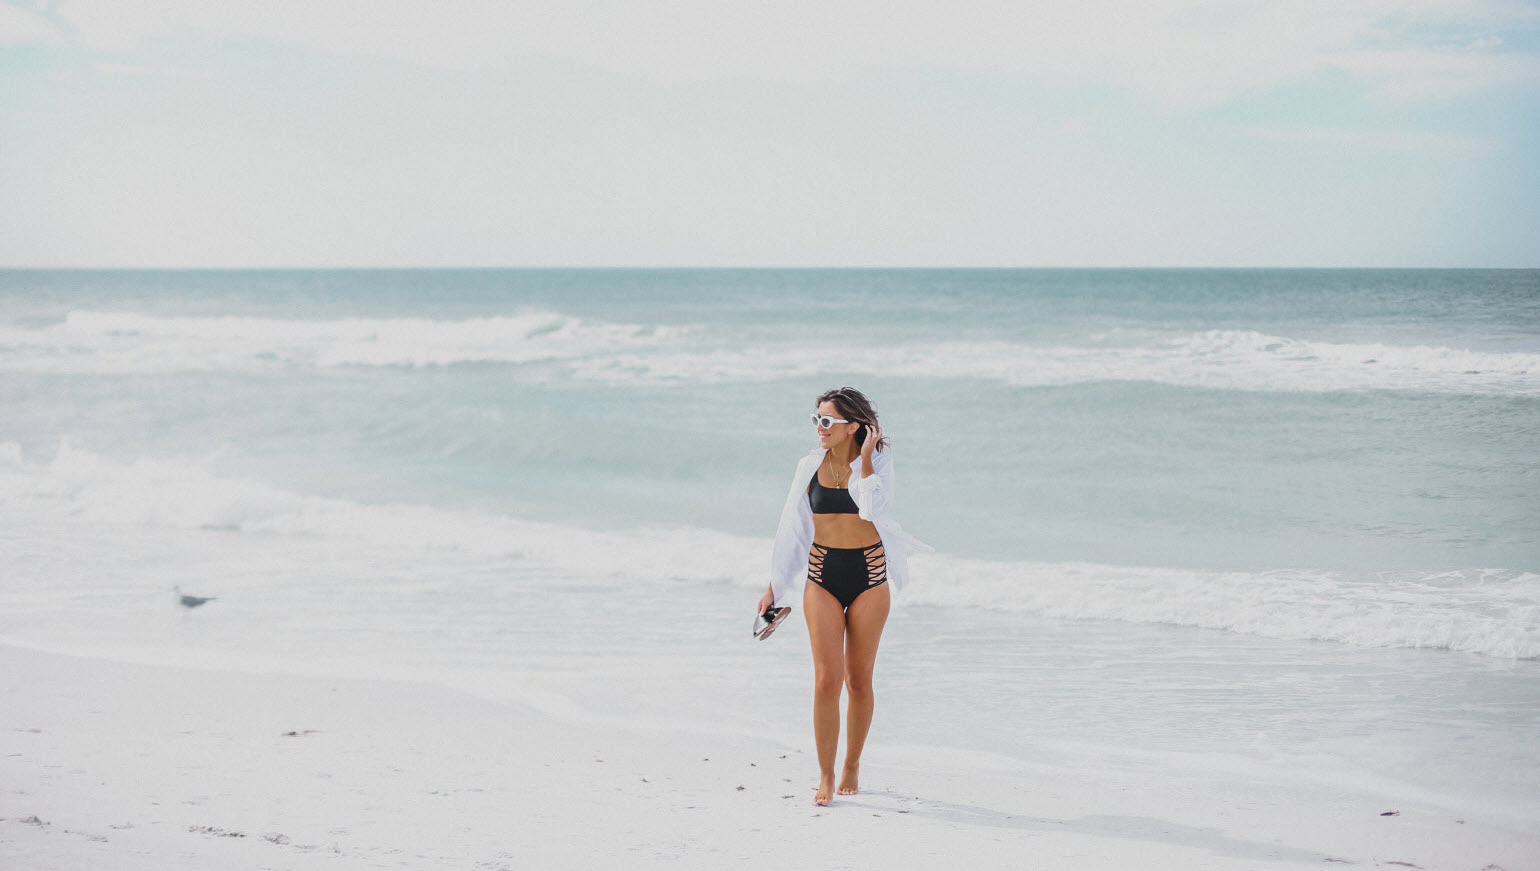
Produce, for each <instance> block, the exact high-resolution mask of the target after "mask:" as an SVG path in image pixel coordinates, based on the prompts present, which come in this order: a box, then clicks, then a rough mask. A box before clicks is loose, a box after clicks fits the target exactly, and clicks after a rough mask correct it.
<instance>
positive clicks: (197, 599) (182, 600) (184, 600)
mask: <svg viewBox="0 0 1540 871" xmlns="http://www.w3.org/2000/svg"><path fill="white" fill-rule="evenodd" d="M171 592H173V593H176V602H177V604H178V605H181V606H182V607H183V608H196V607H198V606H199V605H202V604H204V603H206V602H212V601H214V600H215V599H216V598H218V597H217V596H189V595H187V594H186V593H184V592H182V588H181V587H172V588H171Z"/></svg>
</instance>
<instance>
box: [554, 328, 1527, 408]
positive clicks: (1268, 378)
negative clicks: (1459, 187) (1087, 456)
mask: <svg viewBox="0 0 1540 871" xmlns="http://www.w3.org/2000/svg"><path fill="white" fill-rule="evenodd" d="M573 365H574V368H575V371H576V372H577V373H578V374H580V375H583V376H586V377H590V378H601V379H610V380H616V381H628V380H630V381H640V382H663V383H668V382H708V383H709V382H716V383H726V382H734V381H763V380H771V379H776V378H786V377H798V378H808V377H814V376H818V375H822V374H824V373H825V372H826V371H827V368H828V363H827V360H826V358H825V357H824V356H823V355H821V354H818V353H811V352H809V351H808V350H806V349H789V350H786V349H767V348H763V347H761V348H754V349H749V350H740V349H725V348H724V349H717V350H712V351H703V352H675V353H658V352H654V353H630V352H627V353H620V354H613V355H605V356H599V357H592V358H588V359H585V360H581V361H575V362H574V364H573ZM840 366H841V367H842V368H844V369H846V370H848V371H851V372H857V373H863V374H872V375H885V376H899V377H912V378H978V379H986V380H991V381H1001V382H1005V383H1008V384H1014V385H1019V386H1025V387H1045V386H1057V385H1066V384H1080V383H1087V382H1098V381H1153V382H1158V383H1162V384H1173V385H1178V386H1186V387H1209V388H1218V389H1227V390H1276V391H1295V392H1320V391H1337V390H1375V389H1388V390H1426V391H1436V392H1460V393H1480V394H1512V395H1528V396H1534V395H1540V354H1532V353H1524V352H1486V351H1469V350H1459V349H1454V348H1446V347H1437V346H1426V345H1412V346H1398V345H1384V344H1337V343H1331V342H1316V341H1305V340H1300V339H1290V338H1285V337H1281V336H1272V335H1268V334H1265V333H1260V332H1256V331H1252V330H1205V331H1202V332H1190V333H1164V334H1151V335H1148V336H1145V337H1143V338H1142V340H1141V341H1139V342H1137V343H1129V342H1127V341H1126V340H1123V341H1116V342H1110V343H1107V344H1100V345H1085V346H1065V345H1043V346H1038V345H1029V344H1022V343H1017V342H1003V341H988V342H966V343H965V342H947V343H921V344H914V345H903V346H886V347H862V346H859V345H856V346H854V347H850V348H847V349H845V350H844V351H843V353H842V355H841V358H840Z"/></svg>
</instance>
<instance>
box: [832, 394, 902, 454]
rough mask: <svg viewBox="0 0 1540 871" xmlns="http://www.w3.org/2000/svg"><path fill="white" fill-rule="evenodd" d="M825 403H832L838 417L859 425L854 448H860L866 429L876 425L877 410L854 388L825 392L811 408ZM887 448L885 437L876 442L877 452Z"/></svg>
mask: <svg viewBox="0 0 1540 871" xmlns="http://www.w3.org/2000/svg"><path fill="white" fill-rule="evenodd" d="M825 402H832V403H834V407H835V409H837V410H838V411H839V413H840V417H843V418H844V419H846V420H848V421H850V422H851V423H857V424H860V426H858V427H856V435H855V439H856V447H860V446H861V442H862V441H863V440H864V439H865V438H866V428H867V427H869V426H877V425H878V424H877V409H875V408H873V407H872V403H871V401H870V400H868V399H867V398H866V396H865V395H864V394H862V393H861V391H859V390H857V389H855V388H854V387H841V388H839V389H838V390H825V391H824V392H823V393H822V394H820V395H819V396H818V400H817V401H816V402H814V403H813V407H814V408H817V407H818V406H820V405H823V404H824V403H825ZM887 446H888V439H887V437H886V436H884V437H882V438H880V439H878V440H877V450H879V451H880V450H884V449H886V448H887Z"/></svg>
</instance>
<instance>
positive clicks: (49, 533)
mask: <svg viewBox="0 0 1540 871" xmlns="http://www.w3.org/2000/svg"><path fill="white" fill-rule="evenodd" d="M845 384H849V385H853V386H857V387H859V388H861V389H862V390H864V391H865V392H867V394H868V395H869V396H870V397H871V398H872V399H873V400H874V401H875V403H876V404H877V407H878V410H879V412H880V413H881V415H882V420H883V424H884V428H885V430H886V431H887V432H888V434H889V435H890V437H891V440H892V451H893V456H894V458H895V463H896V465H897V470H898V479H899V485H900V492H899V496H898V498H899V503H898V515H899V518H900V520H901V521H902V522H903V523H904V525H905V527H906V528H907V529H909V530H910V531H911V532H913V533H914V534H915V535H917V536H918V537H920V538H921V539H924V540H926V541H927V542H929V543H930V544H932V545H933V546H935V547H936V551H937V552H936V553H935V554H933V555H930V556H927V557H925V558H922V559H921V560H919V561H918V562H917V563H916V566H915V580H914V583H913V584H912V587H911V589H910V590H908V591H906V595H905V597H904V599H905V601H904V602H903V603H902V604H903V607H902V608H900V609H899V610H898V611H897V612H896V613H895V616H894V617H893V619H892V621H891V622H890V624H889V629H888V633H887V635H886V636H885V641H884V653H883V657H882V659H881V661H880V663H879V675H878V687H879V694H880V699H881V701H880V705H881V711H880V713H879V717H878V722H877V726H876V727H875V731H874V733H873V744H874V746H880V743H881V742H882V741H884V740H887V741H889V742H899V741H901V742H903V743H906V744H921V745H933V746H943V747H954V748H961V749H966V750H973V751H980V752H985V753H991V754H998V755H1000V756H1002V757H1006V758H1018V759H1022V760H1040V761H1041V760H1049V761H1052V760H1055V759H1060V760H1062V759H1071V758H1076V755H1077V754H1084V755H1086V756H1095V757H1097V758H1101V759H1106V758H1117V759H1125V760H1127V764H1130V765H1156V764H1172V765H1192V764H1199V763H1198V762H1196V761H1195V760H1200V759H1201V760H1204V761H1203V762H1202V763H1201V764H1205V765H1214V764H1217V763H1215V761H1214V760H1215V759H1220V758H1222V759H1223V760H1224V762H1223V764H1224V765H1226V766H1229V767H1230V769H1231V770H1243V771H1247V772H1252V773H1255V774H1256V776H1259V777H1260V776H1276V777H1284V776H1289V777H1297V776H1311V777H1316V778H1319V779H1321V780H1322V781H1323V782H1335V781H1338V780H1341V781H1351V782H1353V783H1356V784H1359V785H1360V786H1363V785H1369V786H1372V787H1374V788H1383V789H1385V790H1386V791H1388V792H1392V793H1396V794H1402V795H1416V796H1420V797H1426V798H1428V800H1430V801H1442V802H1445V803H1447V804H1449V805H1450V806H1451V807H1457V808H1474V809H1479V810H1483V811H1487V812H1490V813H1493V814H1497V815H1507V816H1508V817H1510V818H1512V819H1514V820H1515V821H1516V822H1517V823H1518V824H1532V823H1534V822H1536V821H1540V795H1537V794H1536V793H1535V791H1534V790H1533V788H1532V784H1533V782H1535V781H1536V779H1537V778H1540V746H1537V745H1536V742H1535V741H1534V740H1533V739H1534V737H1535V736H1536V735H1537V734H1540V271H1534V270H1506V271H1467V270H1430V271H1406V270H1390V271H1376V270H1328V271H1310V270H1194V271H1185V270H1026V271H1021V270H467V271H453V270H434V271H412V270H389V271H230V272H148V271H134V272H112V271H87V272H79V271H0V639H4V640H7V641H11V642H14V643H22V644H30V645H35V646H40V647H45V648H49V649H59V650H72V651H82V652H91V653H96V654H102V655H110V656H117V657H123V658H131V659H136V660H144V661H156V662H162V661H164V662H174V663H182V664H194V665H200V666H202V665H212V666H216V667H228V668H243V669H258V670H272V669H290V670H295V671H304V672H319V673H328V674H367V675H380V674H385V675H390V676H402V677H410V678H413V679H424V680H437V681H442V682H446V683H450V684H453V685H456V686H461V687H463V688H466V689H468V690H471V691H474V692H479V693H483V694H488V695H493V696H497V697H504V698H508V699H518V700H522V701H526V702H529V701H531V700H534V701H536V702H537V703H538V704H540V705H541V706H543V707H545V708H547V709H548V710H550V711H551V712H553V713H555V714H557V715H559V716H571V717H584V718H588V719H600V720H603V719H612V720H614V721H615V722H617V723H621V722H624V723H631V724H634V723H637V722H646V723H653V724H658V725H667V726H668V727H670V728H679V729H685V730H689V729H694V730H699V731H704V732H710V731H711V730H712V729H721V728H730V729H735V730H756V731H762V732H765V733H767V734H772V735H776V736H779V737H782V738H784V739H785V740H788V741H798V742H803V743H808V744H809V745H810V743H811V739H810V736H807V735H805V734H804V732H805V731H806V728H805V724H806V718H807V712H806V707H807V699H806V695H807V693H808V691H809V686H810V685H809V683H808V680H807V678H808V669H809V668H810V666H809V664H808V656H807V651H806V650H805V648H806V642H805V636H804V635H803V631H802V627H801V626H800V624H799V623H797V622H795V621H794V622H793V623H789V624H787V625H786V626H785V627H783V629H782V630H781V633H778V634H777V636H776V637H775V638H774V639H772V640H771V641H770V642H767V643H765V644H762V645H761V644H757V643H754V642H750V641H749V640H748V628H749V622H750V619H751V616H752V615H751V614H750V611H751V610H752V603H753V601H754V599H755V598H756V597H757V594H758V592H759V591H760V590H761V589H762V588H763V586H764V584H765V582H766V580H767V576H766V571H767V566H768V554H769V536H770V535H771V534H772V533H773V531H774V528H775V522H776V516H777V512H778V511H779V508H780V503H781V501H782V499H783V498H784V494H785V486H786V479H787V475H788V473H789V471H790V470H791V469H792V468H793V466H794V464H795V462H796V459H797V457H798V455H800V454H801V453H802V452H804V451H805V450H807V449H808V448H810V447H812V446H813V444H814V442H813V439H812V435H811V432H810V428H809V426H808V424H807V422H806V415H807V412H808V410H809V409H810V407H811V403H812V399H813V397H814V396H816V395H817V393H819V392H820V391H822V390H824V389H827V388H829V387H833V386H839V385H845ZM174 584H180V585H181V586H183V587H184V588H186V589H188V590H189V591H193V592H198V593H200V594H205V595H217V596H219V597H220V599H219V601H218V602H216V603H215V604H214V605H211V606H210V607H208V608H205V609H203V610H200V611H197V612H190V613H179V612H177V611H176V609H174V608H172V607H170V605H169V602H170V594H169V590H170V588H171V586H172V585H174ZM657 682H667V684H668V685H669V687H670V688H671V689H670V692H668V693H650V692H648V691H646V687H647V686H648V685H649V684H654V683H657ZM766 698H769V699H772V700H774V704H770V705H767V704H766V702H765V699H766ZM884 730H888V731H887V733H886V737H884ZM1248 776H1249V775H1248Z"/></svg>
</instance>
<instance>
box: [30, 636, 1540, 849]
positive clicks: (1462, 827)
mask: <svg viewBox="0 0 1540 871" xmlns="http://www.w3.org/2000/svg"><path fill="white" fill-rule="evenodd" d="M658 691H659V692H667V691H668V688H667V687H666V686H660V687H659V688H658ZM1189 765H1190V761H1189ZM863 774H864V776H863V786H864V787H865V790H864V792H863V794H861V795H859V796H853V797H840V798H838V799H837V801H836V803H835V804H834V806H832V807H829V808H817V807H815V806H813V805H812V804H811V799H812V787H813V785H814V780H815V775H816V769H815V766H814V764H813V761H812V749H811V737H810V736H809V738H808V741H807V742H806V746H781V745H778V744H776V743H775V742H773V741H770V740H766V739H763V738H758V737H754V736H749V735H741V734H740V735H734V734H723V733H722V732H720V731H714V730H713V729H712V728H710V724H703V726H702V728H701V729H700V730H699V731H698V732H694V733H683V732H680V731H678V730H677V729H660V728H648V727H646V726H645V725H644V724H638V725H637V726H636V727H635V728H631V729H626V728H615V727H611V726H599V725H596V724H594V723H583V722H562V721H557V720H554V719H552V718H551V717H550V716H549V715H548V714H545V713H541V712H538V711H536V710H535V709H533V708H526V707H519V706H510V705H503V704H496V703H492V702H486V701H482V700H479V699H476V698H473V697H470V696H466V695H461V694H458V693H455V692H452V691H449V690H446V689H441V688H438V687H434V686H427V685H417V684H406V683H392V682H384V681H347V680H323V679H317V678H299V677H289V676H281V675H246V674H225V673H219V672H213V671H202V670H191V669H187V670H183V669H171V668H164V667H151V666H142V665H129V664H123V663H118V662H111V661H105V660H95V659H85V658H77V657H72V656H63V655H58V654H52V653H42V652H37V651H33V650H25V649H20V648H16V647H9V646H0V868H3V869H5V871H13V869H15V871H23V869H25V871H34V869H37V871H41V869H71V871H73V869H82V871H84V869H91V871H98V869H155V871H171V869H184V868H185V869H200V871H201V869H246V868H251V869H258V868H282V869H309V868H327V869H352V868H396V867H405V868H474V869H502V868H508V869H513V868H531V867H557V868H590V867H600V868H610V867H613V868H653V867H658V868H661V867H670V868H713V869H715V868H721V867H734V868H736V867H750V868H771V867H774V868H801V867H818V868H885V869H892V868H970V869H973V868H1023V867H1030V868H1038V867H1040V868H1065V869H1101V868H1105V869H1162V868H1170V869H1196V868H1215V869H1220V868H1222V869H1244V868H1278V867H1328V868H1332V867H1341V866H1342V865H1343V864H1349V863H1350V864H1351V865H1356V866H1362V867H1391V868H1406V867H1415V868H1424V869H1469V871H1479V869H1483V868H1486V869H1495V868H1501V869H1505V871H1522V869H1534V868H1540V834H1536V833H1533V832H1529V833H1524V832H1519V831H1515V830H1514V829H1513V828H1512V827H1509V825H1510V824H1508V823H1506V822H1504V821H1499V820H1481V819H1476V818H1473V817H1472V815H1470V814H1462V813H1459V812H1457V811H1452V810H1450V808H1449V807H1448V806H1440V804H1441V803H1440V802H1438V801H1437V800H1426V798H1424V799H1421V800H1409V799H1407V798H1404V797H1403V798H1399V799H1397V798H1389V797H1386V796H1385V795H1383V794H1380V795H1375V794H1373V793H1371V792H1369V791H1367V790H1363V789H1346V788H1330V787H1325V786H1323V785H1321V784H1320V783H1310V782H1300V783H1293V784H1287V783H1285V784H1280V783H1278V782H1270V783H1269V782H1259V781H1256V780H1254V779H1252V778H1251V777H1250V776H1249V775H1248V774H1247V773H1245V772H1233V771H1232V772H1225V771H1222V770H1207V771H1192V770H1179V769H1178V770H1173V769H1171V768H1166V767H1161V766H1151V765H1142V766H1141V765H1135V764H1127V763H1122V762H1118V761H1116V760H1109V761H1107V762H1106V763H1105V764H1088V763H1087V761H1086V759H1085V758H1071V757H1067V756H1066V757H1065V758H1064V759H1063V760H1062V764H1059V763H1053V762H1045V763H1032V764H1027V763H1023V762H1022V761H1020V760H1017V759H1006V758H1003V757H1002V758H998V759H996V758H982V757H980V756H978V755H976V754H960V753H955V752H949V751H938V750H935V749H933V748H920V747H902V746H893V745H891V744H889V745H886V746H873V747H872V748H871V749H870V751H869V752H868V758H867V764H866V771H865V772H864V773H863ZM1275 780H1276V779H1275ZM1391 810H1394V811H1398V812H1399V813H1398V814H1397V815H1396V816H1381V813H1382V812H1385V811H1391Z"/></svg>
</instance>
